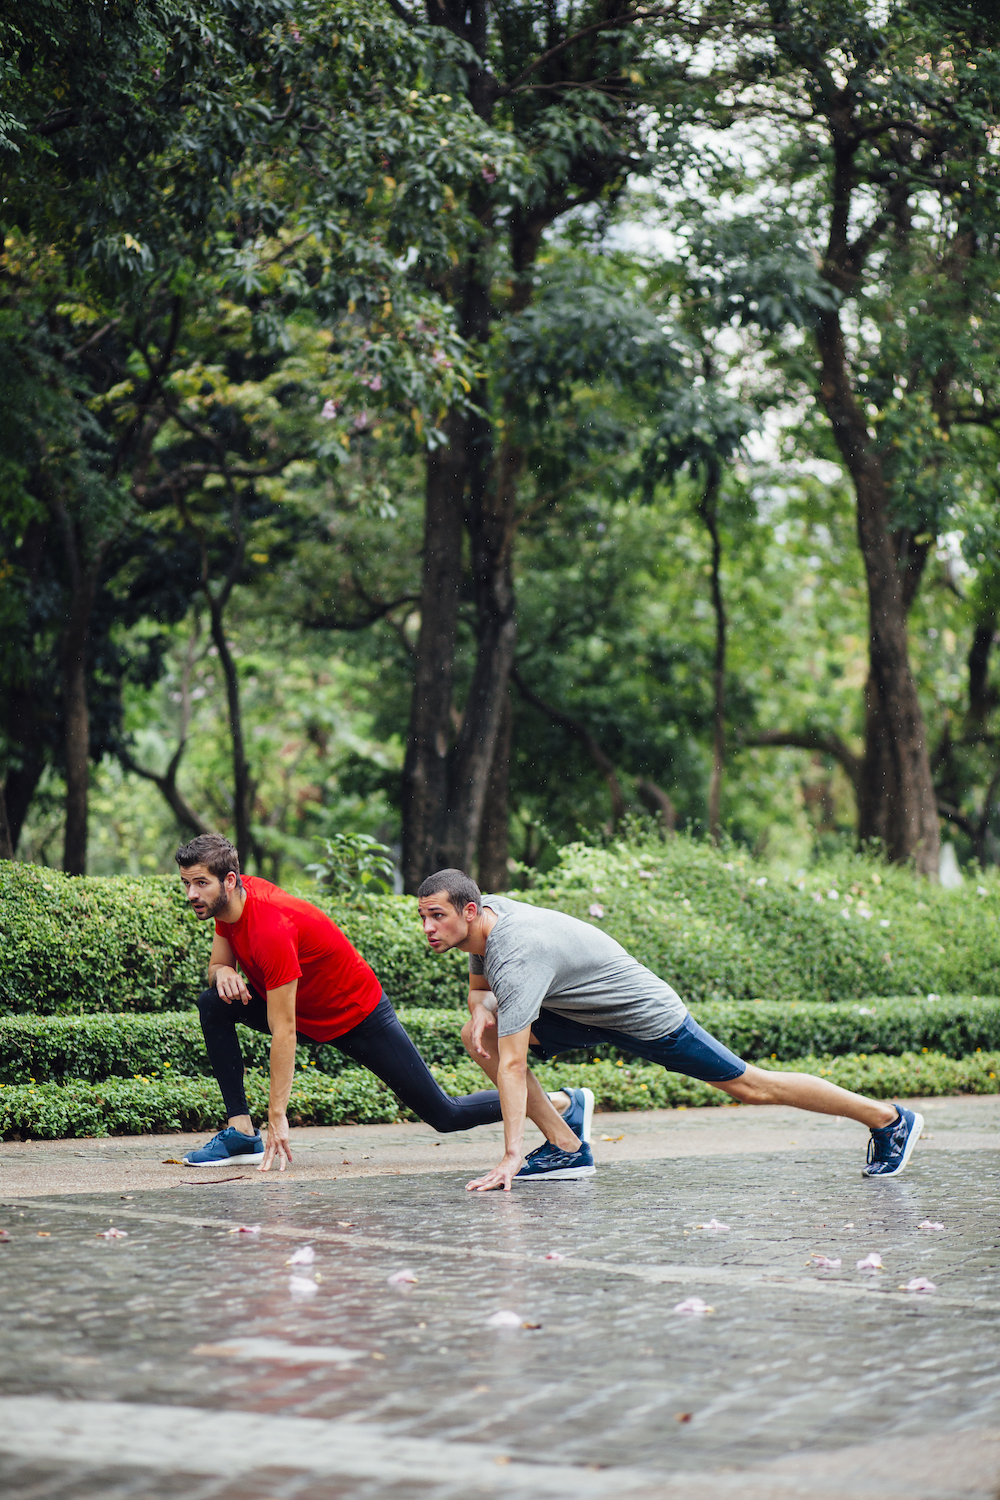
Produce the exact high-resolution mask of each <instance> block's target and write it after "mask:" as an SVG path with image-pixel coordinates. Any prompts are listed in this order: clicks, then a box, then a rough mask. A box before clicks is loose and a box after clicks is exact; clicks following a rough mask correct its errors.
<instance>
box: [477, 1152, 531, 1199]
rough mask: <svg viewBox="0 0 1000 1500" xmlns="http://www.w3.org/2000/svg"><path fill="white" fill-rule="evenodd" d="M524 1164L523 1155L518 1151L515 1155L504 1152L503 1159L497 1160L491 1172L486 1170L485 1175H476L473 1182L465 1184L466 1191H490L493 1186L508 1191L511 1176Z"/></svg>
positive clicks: (515, 1174)
mask: <svg viewBox="0 0 1000 1500" xmlns="http://www.w3.org/2000/svg"><path fill="white" fill-rule="evenodd" d="M523 1166H524V1157H523V1156H521V1155H520V1153H518V1155H517V1156H511V1155H509V1154H507V1153H505V1154H504V1157H503V1160H502V1161H500V1162H498V1163H497V1165H496V1166H495V1167H494V1168H493V1170H492V1172H487V1174H486V1176H485V1177H477V1178H476V1179H475V1181H474V1182H470V1183H467V1184H466V1192H468V1193H490V1192H492V1191H493V1189H494V1188H503V1190H504V1192H505V1193H509V1192H510V1184H511V1178H513V1177H516V1176H517V1174H518V1172H520V1170H521V1168H522V1167H523Z"/></svg>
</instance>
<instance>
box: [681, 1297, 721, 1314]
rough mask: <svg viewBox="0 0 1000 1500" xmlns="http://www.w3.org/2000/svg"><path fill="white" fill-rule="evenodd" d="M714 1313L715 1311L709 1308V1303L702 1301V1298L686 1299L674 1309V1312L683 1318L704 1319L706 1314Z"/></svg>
mask: <svg viewBox="0 0 1000 1500" xmlns="http://www.w3.org/2000/svg"><path fill="white" fill-rule="evenodd" d="M713 1311H714V1309H713V1308H711V1307H709V1305H708V1303H707V1302H704V1301H702V1299H701V1297H685V1299H684V1301H683V1302H678V1303H677V1306H676V1307H675V1308H674V1312H675V1313H678V1314H679V1315H680V1317H682V1318H703V1317H704V1316H705V1314H706V1313H710V1312H713Z"/></svg>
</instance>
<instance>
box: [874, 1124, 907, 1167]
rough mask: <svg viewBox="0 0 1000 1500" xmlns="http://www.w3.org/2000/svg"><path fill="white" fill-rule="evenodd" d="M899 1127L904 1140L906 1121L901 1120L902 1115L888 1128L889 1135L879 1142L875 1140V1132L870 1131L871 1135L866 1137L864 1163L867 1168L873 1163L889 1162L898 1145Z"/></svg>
mask: <svg viewBox="0 0 1000 1500" xmlns="http://www.w3.org/2000/svg"><path fill="white" fill-rule="evenodd" d="M900 1126H902V1128H903V1131H904V1138H905V1131H906V1121H905V1120H904V1119H903V1116H902V1115H900V1117H899V1119H898V1120H896V1122H895V1123H894V1124H893V1125H891V1126H890V1127H889V1134H888V1135H885V1136H883V1137H882V1138H881V1140H877V1139H876V1137H875V1132H874V1131H872V1133H871V1135H870V1136H869V1137H868V1159H867V1163H866V1164H867V1165H868V1166H871V1164H872V1162H873V1161H888V1160H889V1158H890V1156H891V1155H892V1153H893V1151H894V1150H895V1148H896V1147H897V1146H898V1145H899V1144H900V1141H899V1130H900Z"/></svg>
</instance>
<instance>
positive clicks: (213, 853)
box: [174, 833, 243, 891]
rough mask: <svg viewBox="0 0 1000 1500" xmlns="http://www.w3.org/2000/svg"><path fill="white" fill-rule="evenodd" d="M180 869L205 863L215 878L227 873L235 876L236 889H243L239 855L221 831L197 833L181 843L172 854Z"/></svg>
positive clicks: (223, 877)
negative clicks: (188, 841) (194, 836)
mask: <svg viewBox="0 0 1000 1500" xmlns="http://www.w3.org/2000/svg"><path fill="white" fill-rule="evenodd" d="M174 859H175V860H176V861H177V863H178V865H179V866H180V868H181V869H182V870H186V869H187V868H188V866H189V865H205V867H206V868H207V869H208V871H209V872H210V873H211V874H212V875H214V876H215V878H216V880H225V878H226V876H227V875H230V874H232V875H235V876H236V889H237V890H238V891H241V890H242V889H243V881H242V880H241V878H240V857H239V855H238V854H237V852H236V850H235V849H234V848H233V846H232V844H231V843H230V842H229V840H228V839H227V838H226V836H225V834H222V833H199V835H198V837H197V838H194V839H192V840H191V842H190V844H182V845H181V847H180V848H179V849H178V851H177V853H176V854H175V855H174Z"/></svg>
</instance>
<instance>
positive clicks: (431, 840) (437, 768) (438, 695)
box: [402, 414, 466, 894]
mask: <svg viewBox="0 0 1000 1500" xmlns="http://www.w3.org/2000/svg"><path fill="white" fill-rule="evenodd" d="M445 430H446V432H447V434H448V445H447V447H445V448H438V449H436V450H435V452H433V453H429V454H428V455H427V488H426V511H425V519H424V565H423V577H422V580H421V586H420V634H419V636H418V639H417V650H416V664H415V670H414V677H413V696H412V700H411V705H410V728H409V738H408V742H407V748H406V761H405V764H404V766H403V860H402V865H403V884H404V887H405V889H406V890H407V891H409V892H410V893H411V894H412V893H413V892H414V891H415V890H416V889H417V886H418V885H419V884H420V882H421V881H422V880H423V879H424V877H425V876H426V875H430V874H432V873H433V872H434V871H435V870H438V869H440V868H441V867H442V864H443V860H442V859H441V857H440V838H441V833H442V824H443V821H444V817H445V814H446V810H447V807H448V753H449V749H450V745H451V735H452V727H451V707H452V690H453V687H454V678H455V641H456V637H457V634H458V606H459V600H460V595H461V586H462V524H463V519H464V513H465V504H464V479H465V436H466V423H465V420H464V418H462V417H459V416H457V415H455V414H452V415H451V416H449V417H448V419H447V421H446V423H445Z"/></svg>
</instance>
